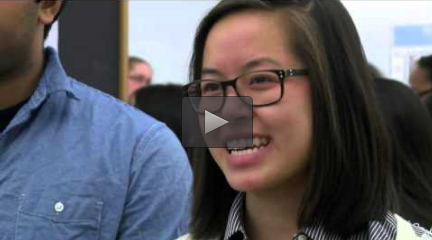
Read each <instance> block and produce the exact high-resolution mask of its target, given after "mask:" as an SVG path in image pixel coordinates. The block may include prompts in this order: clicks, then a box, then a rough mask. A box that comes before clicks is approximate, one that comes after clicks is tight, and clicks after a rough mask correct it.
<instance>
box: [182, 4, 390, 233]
mask: <svg viewBox="0 0 432 240" xmlns="http://www.w3.org/2000/svg"><path fill="white" fill-rule="evenodd" d="M249 9H256V10H262V11H268V12H274V13H275V14H279V16H280V20H281V24H280V27H281V29H283V30H285V29H286V28H285V26H286V25H287V24H289V29H290V32H287V33H286V34H289V35H290V36H291V38H293V39H291V41H293V45H291V46H290V47H291V49H293V50H295V53H296V54H297V56H299V57H300V58H301V60H303V62H304V63H305V64H306V66H307V67H308V69H309V80H310V88H311V99H312V113H313V129H312V130H313V140H312V141H313V142H312V152H311V159H310V167H311V177H310V179H309V183H308V187H307V189H306V192H305V194H304V196H303V201H302V206H301V209H300V211H299V216H298V224H299V227H304V226H308V225H311V224H312V223H313V222H314V221H316V220H317V219H318V220H320V221H321V222H322V223H323V225H324V226H325V228H326V229H327V230H328V231H329V232H332V233H336V234H340V235H348V234H352V233H354V232H357V231H359V230H361V229H363V228H365V227H366V226H367V222H368V221H370V220H383V219H384V216H385V215H386V213H387V212H388V211H389V210H391V209H392V203H393V201H394V196H393V194H394V191H395V190H394V185H393V181H392V176H391V171H388V169H390V164H391V163H390V162H389V160H390V146H389V142H388V134H387V131H386V129H385V126H384V123H383V119H382V116H381V115H380V113H379V110H378V108H377V104H376V99H375V95H374V89H373V82H372V77H371V76H370V74H369V73H368V71H367V62H366V60H365V56H364V52H363V49H362V46H361V43H360V39H359V36H358V33H357V31H356V29H355V26H354V23H353V21H352V19H351V17H350V16H349V14H348V12H347V11H346V9H345V8H344V7H343V5H342V3H341V2H340V1H322V0H303V1H264V0H262V1H260V0H236V1H230V0H226V1H221V2H220V3H219V4H218V5H217V6H216V7H215V8H213V9H212V10H211V11H210V12H209V13H208V14H207V16H206V17H205V18H204V19H203V21H202V22H201V24H200V26H199V28H198V31H197V34H196V37H195V43H194V47H193V56H192V59H191V64H190V80H191V81H193V80H195V79H199V78H200V77H201V71H202V63H203V52H204V46H205V43H206V39H207V36H208V34H209V32H210V31H211V29H212V28H213V26H214V25H215V23H217V22H218V21H219V20H221V19H222V18H224V17H226V16H228V15H230V14H233V13H237V12H239V11H245V10H249ZM292 36H293V37H292ZM189 156H190V157H192V158H195V159H193V161H194V162H195V165H194V174H195V180H194V199H193V201H194V202H193V213H192V214H193V219H192V223H191V224H192V225H191V227H192V229H191V230H192V235H193V237H194V238H195V239H208V238H212V237H218V236H221V235H223V233H224V229H225V227H226V223H227V217H228V214H229V209H230V206H231V204H232V201H233V199H234V198H235V196H236V194H237V193H236V192H235V191H234V190H233V189H232V188H231V187H230V186H229V185H228V183H227V181H226V179H225V178H224V175H223V173H222V172H221V170H220V169H219V168H218V167H217V165H216V164H215V163H214V161H213V159H212V157H211V155H210V154H209V152H208V150H202V149H195V150H193V151H192V152H191V153H190V154H189Z"/></svg>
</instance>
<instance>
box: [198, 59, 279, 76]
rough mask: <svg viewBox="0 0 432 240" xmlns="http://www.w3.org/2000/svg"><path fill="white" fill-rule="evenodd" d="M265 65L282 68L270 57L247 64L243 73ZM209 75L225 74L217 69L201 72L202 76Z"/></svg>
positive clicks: (207, 69) (206, 69) (204, 69)
mask: <svg viewBox="0 0 432 240" xmlns="http://www.w3.org/2000/svg"><path fill="white" fill-rule="evenodd" d="M265 63H270V64H272V65H276V66H277V67H282V65H281V64H280V63H279V62H277V61H275V60H273V59H271V58H269V57H262V58H257V59H254V60H252V61H249V62H247V63H246V64H245V66H244V67H243V68H242V73H246V72H248V71H252V70H253V69H254V68H256V67H259V66H260V65H263V64H265ZM207 74H208V75H217V76H223V74H222V73H221V72H220V71H219V70H217V69H214V68H203V69H202V71H201V75H207Z"/></svg>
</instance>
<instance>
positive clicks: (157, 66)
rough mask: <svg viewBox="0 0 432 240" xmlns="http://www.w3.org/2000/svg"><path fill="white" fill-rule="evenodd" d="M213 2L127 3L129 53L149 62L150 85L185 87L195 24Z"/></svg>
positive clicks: (209, 0)
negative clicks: (168, 83)
mask: <svg viewBox="0 0 432 240" xmlns="http://www.w3.org/2000/svg"><path fill="white" fill-rule="evenodd" d="M216 3H217V1H213V0H206V1H196V0H195V1H183V0H182V1H160V0H159V1H130V2H129V53H130V55H136V56H139V57H142V58H144V59H146V60H147V61H149V62H150V63H151V64H152V65H153V68H154V72H155V75H154V77H153V79H154V83H167V82H171V83H179V84H184V83H187V81H188V79H187V76H188V62H189V59H190V56H191V53H192V43H193V38H194V35H195V31H196V28H197V26H198V23H199V21H200V20H201V19H202V17H203V16H204V15H205V13H206V12H207V11H208V10H209V9H210V8H211V7H213V6H214V5H215V4H216Z"/></svg>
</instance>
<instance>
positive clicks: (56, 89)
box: [0, 0, 191, 240]
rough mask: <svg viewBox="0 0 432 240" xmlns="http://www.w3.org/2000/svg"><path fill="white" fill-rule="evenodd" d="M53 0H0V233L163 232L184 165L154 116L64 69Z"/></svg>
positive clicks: (176, 207)
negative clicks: (51, 35)
mask: <svg viewBox="0 0 432 240" xmlns="http://www.w3.org/2000/svg"><path fill="white" fill-rule="evenodd" d="M60 6H61V2H60V1H16V0H10V1H4V0H2V1H0V37H1V41H0V239H2V240H72V239H73V240H93V239H100V240H110V239H113V240H114V239H121V240H138V239H140V240H142V239H148V240H168V239H173V238H175V237H177V236H180V235H182V234H184V233H185V232H186V231H187V228H186V226H187V221H188V206H189V204H188V202H189V191H190V185H191V171H190V168H189V165H188V161H187V158H186V155H185V153H184V151H183V150H182V147H181V145H180V144H179V142H178V140H176V137H175V136H174V134H173V133H172V132H171V131H170V130H168V128H167V127H166V126H165V125H163V124H162V123H159V122H157V121H156V120H154V119H152V118H150V117H148V116H147V115H144V114H142V113H140V112H139V111H137V110H135V109H133V108H132V107H129V106H128V105H126V104H123V103H121V102H119V101H117V100H116V99H114V98H113V97H110V96H108V95H105V94H103V93H101V92H99V91H97V90H94V89H92V88H90V87H88V86H86V85H84V84H82V83H79V82H78V81H76V80H73V79H71V78H69V77H67V75H66V74H65V72H64V70H63V68H62V66H61V64H60V62H59V59H58V56H57V54H56V52H55V51H54V50H52V49H45V50H44V49H43V42H44V36H46V33H45V34H44V30H45V31H47V30H48V29H49V27H48V26H49V25H50V24H51V23H52V22H53V21H54V20H55V18H56V16H57V13H58V12H59V10H60Z"/></svg>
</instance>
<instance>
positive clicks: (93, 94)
mask: <svg viewBox="0 0 432 240" xmlns="http://www.w3.org/2000/svg"><path fill="white" fill-rule="evenodd" d="M69 81H70V82H71V87H72V91H73V93H74V94H76V96H77V98H78V101H74V102H75V104H74V107H75V108H76V110H77V111H79V114H80V115H81V116H82V119H83V121H87V123H88V122H90V124H91V125H92V127H94V128H100V129H105V130H108V129H113V128H115V127H118V128H119V129H118V130H117V131H118V132H119V133H120V134H121V133H124V134H128V135H129V136H130V134H132V135H134V134H142V133H143V132H147V131H149V130H150V129H153V130H154V129H155V128H158V129H160V128H164V127H166V126H165V125H164V124H162V123H160V122H159V121H157V120H155V119H154V118H153V117H151V116H149V115H147V114H145V113H144V112H142V111H140V110H138V109H136V108H135V107H133V106H131V105H129V104H127V103H125V102H122V101H120V100H119V99H117V98H115V97H113V96H111V95H109V94H107V93H104V92H102V91H100V90H98V89H95V88H93V87H91V86H88V85H86V84H84V83H82V82H79V81H78V80H75V79H72V78H69ZM87 123H84V124H87Z"/></svg>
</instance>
